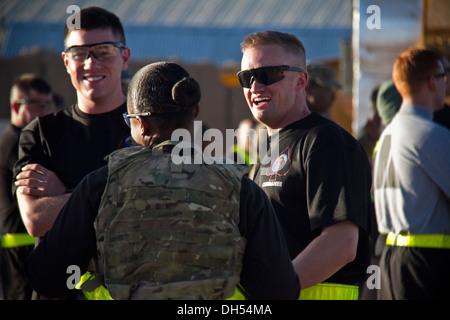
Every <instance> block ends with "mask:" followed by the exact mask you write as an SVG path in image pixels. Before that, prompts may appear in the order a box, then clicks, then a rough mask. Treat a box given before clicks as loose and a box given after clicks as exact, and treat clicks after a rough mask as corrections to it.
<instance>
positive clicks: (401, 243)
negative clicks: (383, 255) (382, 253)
mask: <svg viewBox="0 0 450 320" xmlns="http://www.w3.org/2000/svg"><path fill="white" fill-rule="evenodd" d="M386 244H387V245H390V246H397V247H416V248H435V249H450V235H446V234H407V235H401V234H394V233H392V232H391V233H389V234H388V236H387V238H386Z"/></svg>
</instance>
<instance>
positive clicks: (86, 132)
mask: <svg viewBox="0 0 450 320" xmlns="http://www.w3.org/2000/svg"><path fill="white" fill-rule="evenodd" d="M80 14H81V16H80V19H81V28H80V29H69V28H68V27H67V26H66V27H65V32H64V36H65V38H64V47H65V49H64V52H63V53H62V58H63V60H64V64H65V66H66V70H67V73H68V74H69V75H70V79H71V81H72V85H73V87H74V88H75V90H76V92H77V103H75V104H74V105H72V106H71V107H70V108H67V109H66V110H63V111H59V112H56V113H53V114H51V115H48V116H46V117H43V118H39V119H36V120H35V121H33V122H32V123H30V125H28V126H27V127H26V128H24V130H23V132H22V136H21V139H20V145H19V161H18V163H17V164H16V168H15V171H16V175H17V177H16V179H17V180H16V188H17V191H16V195H17V199H18V203H19V208H20V211H21V215H22V219H23V221H24V224H25V226H26V228H27V230H28V232H29V233H30V234H31V235H33V236H37V237H40V236H43V235H44V234H45V232H46V231H47V230H48V229H49V228H50V227H51V226H52V224H53V222H54V220H55V219H56V216H57V215H58V213H59V211H60V209H61V208H62V207H63V205H64V204H65V203H66V201H67V200H68V198H69V197H70V193H71V190H72V189H73V188H75V187H76V185H77V184H78V182H79V181H81V179H82V178H83V177H84V176H85V175H86V174H88V173H89V172H91V171H93V170H95V169H97V168H99V167H100V166H102V165H104V164H105V163H106V162H105V161H104V157H105V156H106V155H108V154H109V153H111V152H112V151H114V150H116V149H118V148H119V147H121V146H122V145H123V142H124V141H125V139H126V138H127V137H128V136H129V129H128V127H127V126H126V125H125V123H124V122H123V119H122V114H123V113H124V112H126V110H127V108H126V96H125V95H124V94H123V92H122V86H121V73H122V71H124V70H126V69H127V67H128V61H129V59H130V49H129V48H127V47H126V43H125V35H124V31H123V27H122V25H121V22H120V20H119V18H118V17H117V16H115V15H114V14H112V13H110V12H108V11H106V10H105V9H102V8H98V7H89V8H86V9H83V10H81V11H80Z"/></svg>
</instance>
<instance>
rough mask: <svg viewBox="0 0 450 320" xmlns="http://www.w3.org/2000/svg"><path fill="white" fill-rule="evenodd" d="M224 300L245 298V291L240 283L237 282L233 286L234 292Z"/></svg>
mask: <svg viewBox="0 0 450 320" xmlns="http://www.w3.org/2000/svg"><path fill="white" fill-rule="evenodd" d="M226 300H247V293H246V292H245V290H244V288H242V287H241V285H240V284H238V285H237V286H236V287H235V288H234V294H233V295H232V296H231V297H229V298H227V299H226Z"/></svg>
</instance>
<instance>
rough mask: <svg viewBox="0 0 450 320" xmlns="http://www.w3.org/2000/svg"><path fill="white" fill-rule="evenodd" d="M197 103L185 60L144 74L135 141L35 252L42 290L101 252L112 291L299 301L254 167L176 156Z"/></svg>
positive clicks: (79, 194) (101, 269)
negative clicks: (249, 173)
mask: <svg viewBox="0 0 450 320" xmlns="http://www.w3.org/2000/svg"><path fill="white" fill-rule="evenodd" d="M199 101H200V87H199V85H198V83H197V82H196V81H195V80H194V79H193V78H191V77H190V75H189V74H188V73H187V71H186V70H184V69H183V68H182V67H180V66H179V65H177V64H174V63H168V62H160V63H154V64H150V65H148V66H146V67H144V68H142V69H141V70H140V71H139V72H137V73H136V75H135V76H134V78H133V79H132V81H131V83H130V87H129V91H128V113H127V114H125V115H124V119H125V120H126V121H127V123H129V125H130V127H131V135H132V137H133V139H134V140H135V142H136V143H137V144H138V146H136V147H129V148H125V149H121V150H118V151H116V152H113V153H112V154H111V155H110V156H109V162H108V166H105V167H103V168H101V169H99V170H97V171H94V172H93V173H91V174H89V175H88V176H87V177H85V179H84V180H83V181H82V182H81V183H80V184H79V185H78V187H77V188H76V189H75V191H74V192H73V194H72V196H71V198H70V200H69V202H68V203H67V205H66V206H65V207H64V208H63V210H62V211H61V213H60V214H59V216H58V218H57V220H56V222H55V224H54V226H53V227H52V229H51V230H50V231H49V232H48V233H47V234H46V236H45V238H44V239H43V241H42V242H41V243H40V244H39V246H38V247H37V248H36V250H35V251H34V252H33V254H32V255H31V256H30V258H29V259H28V261H27V265H26V271H27V274H28V276H29V278H30V282H31V285H32V286H33V288H34V290H36V291H37V292H39V293H41V294H43V295H46V296H49V297H58V296H62V295H67V294H70V293H71V290H69V289H68V287H67V279H68V274H67V268H68V267H69V266H71V265H75V266H78V267H79V268H80V269H81V272H86V271H87V270H88V264H89V261H90V260H91V258H94V260H95V261H96V264H95V265H96V273H95V279H96V280H97V282H99V284H101V285H103V287H104V288H105V290H104V291H107V296H108V298H112V299H227V298H230V297H231V296H233V293H234V292H235V288H236V287H237V286H238V287H239V288H242V292H244V293H245V295H246V296H247V298H251V299H296V298H298V295H299V291H300V285H299V281H298V278H297V275H296V274H295V272H294V269H293V267H292V263H291V259H290V257H289V254H288V251H287V247H286V244H285V242H284V238H283V235H282V231H281V229H280V227H279V225H278V221H277V219H276V217H275V214H274V211H273V208H272V206H271V204H270V202H269V201H268V199H267V197H266V196H265V194H264V192H263V191H262V190H261V189H260V188H259V187H258V186H257V185H256V184H254V183H253V182H252V181H251V180H249V179H248V178H247V177H245V176H244V174H245V170H243V169H242V168H241V167H240V166H237V165H220V164H211V165H206V164H188V163H182V164H175V163H174V162H173V161H172V160H171V150H172V149H173V147H174V146H175V143H174V142H171V141H170V137H171V134H172V132H173V131H174V130H175V129H177V128H184V129H187V130H189V131H190V132H191V133H192V130H193V120H194V118H195V116H196V115H197V114H198V110H199V105H198V104H199ZM95 282H96V281H91V282H89V281H88V282H86V284H87V286H85V288H83V286H82V288H81V289H82V290H84V291H88V290H92V289H93V288H94V287H96V286H93V285H89V283H91V284H92V283H95ZM89 287H90V288H89ZM73 291H77V290H72V293H73ZM94 291H96V290H93V291H91V293H92V292H94ZM87 297H91V298H92V295H89V294H87Z"/></svg>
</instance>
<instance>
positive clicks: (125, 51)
mask: <svg viewBox="0 0 450 320" xmlns="http://www.w3.org/2000/svg"><path fill="white" fill-rule="evenodd" d="M130 54H131V52H130V48H123V49H122V60H123V65H122V71H125V70H127V69H128V62H129V61H130Z"/></svg>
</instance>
